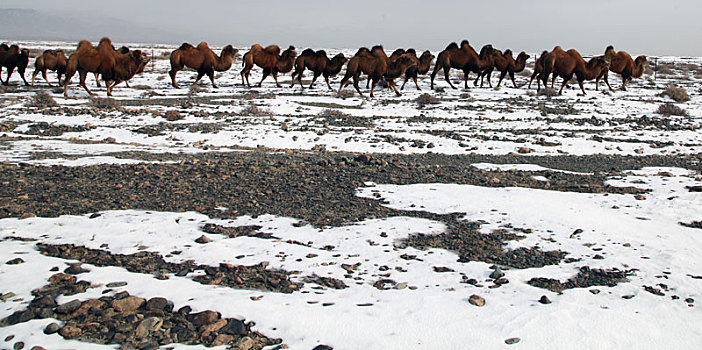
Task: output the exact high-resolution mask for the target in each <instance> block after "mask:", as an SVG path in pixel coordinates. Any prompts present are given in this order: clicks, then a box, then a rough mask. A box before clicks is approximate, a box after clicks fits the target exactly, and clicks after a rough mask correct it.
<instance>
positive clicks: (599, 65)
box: [544, 49, 609, 95]
mask: <svg viewBox="0 0 702 350" xmlns="http://www.w3.org/2000/svg"><path fill="white" fill-rule="evenodd" d="M607 68H609V63H608V62H607V60H605V58H604V56H597V57H593V58H592V59H591V60H590V61H589V62H585V60H584V59H583V58H582V56H580V53H578V51H576V50H573V49H571V50H568V51H566V52H565V54H563V55H561V56H560V57H559V58H557V59H556V60H555V62H554V64H553V72H554V73H556V74H557V75H558V76H560V77H562V78H563V85H561V89H560V90H559V91H558V94H559V95H561V94H563V88H565V87H566V85H568V81H570V79H571V78H573V75H575V77H576V78H577V80H578V85H580V90H582V92H583V95H585V88H584V87H583V81H585V80H592V79H597V78H598V77H600V76H602V72H603V71H604V70H605V69H607ZM544 72H545V71H544Z"/></svg>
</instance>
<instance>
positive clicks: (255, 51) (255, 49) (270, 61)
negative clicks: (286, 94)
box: [241, 44, 297, 87]
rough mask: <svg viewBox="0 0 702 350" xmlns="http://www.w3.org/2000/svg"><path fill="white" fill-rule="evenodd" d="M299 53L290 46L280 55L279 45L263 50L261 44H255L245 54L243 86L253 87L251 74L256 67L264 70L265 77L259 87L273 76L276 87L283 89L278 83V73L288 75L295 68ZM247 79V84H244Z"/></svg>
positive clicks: (242, 72) (242, 76) (242, 75)
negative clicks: (250, 80)
mask: <svg viewBox="0 0 702 350" xmlns="http://www.w3.org/2000/svg"><path fill="white" fill-rule="evenodd" d="M296 56H297V52H295V47H294V46H290V47H288V49H287V50H285V51H283V53H282V54H281V53H280V47H278V46H277V45H270V46H266V47H265V48H263V47H262V46H261V45H259V44H254V45H253V46H251V49H250V50H249V52H247V53H246V54H244V61H243V62H242V65H243V66H244V69H242V70H241V84H242V85H244V84H245V85H247V86H248V87H251V83H250V82H249V74H250V73H251V69H252V68H253V67H254V65H257V66H259V67H261V68H263V77H262V78H261V81H260V82H259V83H258V86H261V84H263V81H264V80H265V79H266V78H267V77H268V76H269V75H273V79H274V80H275V86H277V87H281V86H280V84H279V83H278V73H288V72H290V71H291V70H292V69H293V66H295V57H296ZM244 79H246V82H244Z"/></svg>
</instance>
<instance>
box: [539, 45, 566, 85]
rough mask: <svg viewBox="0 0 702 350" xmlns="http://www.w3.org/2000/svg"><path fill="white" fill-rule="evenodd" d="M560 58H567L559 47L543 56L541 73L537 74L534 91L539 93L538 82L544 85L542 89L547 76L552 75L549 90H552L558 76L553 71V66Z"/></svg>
mask: <svg viewBox="0 0 702 350" xmlns="http://www.w3.org/2000/svg"><path fill="white" fill-rule="evenodd" d="M561 58H567V57H566V52H565V51H563V49H562V48H561V47H560V46H556V47H554V48H553V50H551V52H549V53H547V54H546V55H545V56H544V59H543V61H542V65H543V69H542V71H541V73H539V77H538V79H539V80H538V81H537V88H536V91H541V84H540V83H539V82H543V83H544V87H546V86H547V85H546V83H547V82H548V77H549V75H551V74H553V77H552V78H551V88H552V89H553V86H554V84H555V83H556V78H557V77H558V74H557V73H556V71H555V70H554V69H555V68H554V64H555V62H556V61H557V60H560V59H561Z"/></svg>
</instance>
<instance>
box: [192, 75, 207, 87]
mask: <svg viewBox="0 0 702 350" xmlns="http://www.w3.org/2000/svg"><path fill="white" fill-rule="evenodd" d="M204 76H205V72H197V78H196V79H195V82H194V83H193V85H197V82H198V81H200V79H202V77H204Z"/></svg>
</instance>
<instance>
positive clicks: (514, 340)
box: [505, 338, 521, 345]
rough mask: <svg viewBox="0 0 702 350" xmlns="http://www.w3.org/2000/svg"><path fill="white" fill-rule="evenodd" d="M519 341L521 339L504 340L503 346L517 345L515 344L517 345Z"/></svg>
mask: <svg viewBox="0 0 702 350" xmlns="http://www.w3.org/2000/svg"><path fill="white" fill-rule="evenodd" d="M520 340H521V339H519V338H507V339H505V344H507V345H512V344H517V343H519V341H520Z"/></svg>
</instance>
